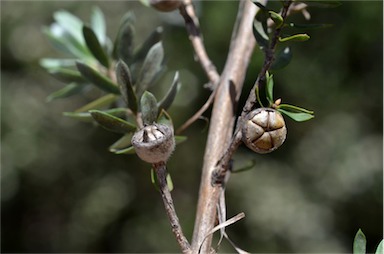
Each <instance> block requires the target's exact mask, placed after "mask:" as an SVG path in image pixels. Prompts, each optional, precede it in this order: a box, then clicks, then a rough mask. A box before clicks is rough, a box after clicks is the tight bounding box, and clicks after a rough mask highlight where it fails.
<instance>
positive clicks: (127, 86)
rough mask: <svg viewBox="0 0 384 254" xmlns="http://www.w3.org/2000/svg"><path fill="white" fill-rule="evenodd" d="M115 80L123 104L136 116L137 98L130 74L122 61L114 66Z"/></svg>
mask: <svg viewBox="0 0 384 254" xmlns="http://www.w3.org/2000/svg"><path fill="white" fill-rule="evenodd" d="M116 79H117V83H118V84H119V88H120V92H121V94H122V96H123V98H124V101H125V103H127V105H128V107H129V108H130V109H131V110H132V112H133V113H135V114H136V113H137V98H136V95H135V92H134V91H133V87H132V86H133V84H132V78H131V72H130V71H129V68H128V66H127V65H126V64H125V63H124V62H123V61H122V60H119V61H118V62H117V64H116Z"/></svg>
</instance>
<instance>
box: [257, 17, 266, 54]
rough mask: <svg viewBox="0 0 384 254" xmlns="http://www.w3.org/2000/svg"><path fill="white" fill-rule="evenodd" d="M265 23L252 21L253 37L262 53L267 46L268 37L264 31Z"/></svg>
mask: <svg viewBox="0 0 384 254" xmlns="http://www.w3.org/2000/svg"><path fill="white" fill-rule="evenodd" d="M266 23H267V19H265V20H263V21H258V20H257V19H254V21H253V35H254V37H255V39H256V42H257V44H258V45H259V48H260V49H261V50H263V51H264V50H265V49H266V48H268V46H269V36H268V32H267V29H266Z"/></svg>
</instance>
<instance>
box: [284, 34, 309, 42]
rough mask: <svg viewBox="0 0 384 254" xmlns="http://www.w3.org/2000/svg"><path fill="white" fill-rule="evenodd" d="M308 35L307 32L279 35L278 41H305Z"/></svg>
mask: <svg viewBox="0 0 384 254" xmlns="http://www.w3.org/2000/svg"><path fill="white" fill-rule="evenodd" d="M309 38H310V37H309V35H308V34H295V35H292V36H288V37H284V38H281V37H279V41H280V42H287V41H307V40H309Z"/></svg>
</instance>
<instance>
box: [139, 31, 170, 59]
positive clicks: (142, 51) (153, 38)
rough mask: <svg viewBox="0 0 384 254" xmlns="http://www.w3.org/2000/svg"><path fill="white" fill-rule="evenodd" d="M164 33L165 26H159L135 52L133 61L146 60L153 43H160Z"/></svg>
mask: <svg viewBox="0 0 384 254" xmlns="http://www.w3.org/2000/svg"><path fill="white" fill-rule="evenodd" d="M162 34H163V28H162V27H157V28H156V29H155V30H154V31H153V32H152V33H151V34H150V35H149V36H148V38H147V39H146V40H145V41H144V43H143V44H142V45H141V47H140V48H139V49H138V50H137V51H136V52H135V54H134V56H133V60H132V61H133V62H136V61H142V60H144V58H145V56H146V55H147V53H148V51H149V50H150V49H151V48H152V46H153V45H155V44H156V43H158V42H159V41H160V40H161V36H162Z"/></svg>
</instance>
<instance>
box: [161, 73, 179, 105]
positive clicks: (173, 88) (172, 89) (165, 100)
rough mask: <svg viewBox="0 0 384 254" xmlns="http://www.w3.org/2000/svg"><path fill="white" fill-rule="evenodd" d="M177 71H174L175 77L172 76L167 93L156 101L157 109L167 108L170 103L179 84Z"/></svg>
mask: <svg viewBox="0 0 384 254" xmlns="http://www.w3.org/2000/svg"><path fill="white" fill-rule="evenodd" d="M179 84H180V82H179V72H176V74H175V77H174V78H173V82H172V85H171V87H170V88H169V90H168V92H167V94H166V95H165V96H164V98H163V99H162V100H161V101H160V102H159V103H158V107H159V109H160V110H161V109H165V110H167V109H168V108H169V107H170V106H171V105H172V102H173V100H174V99H175V97H176V93H177V89H178V86H179Z"/></svg>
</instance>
